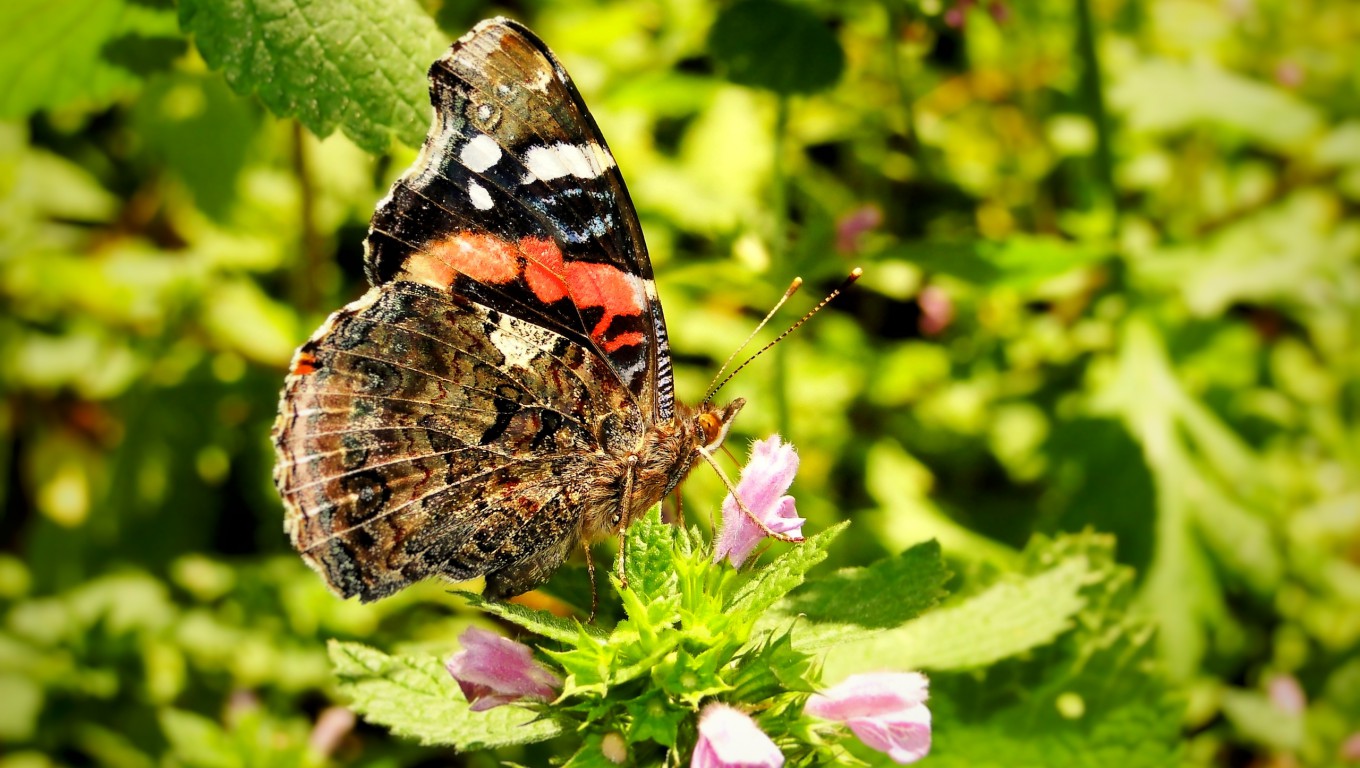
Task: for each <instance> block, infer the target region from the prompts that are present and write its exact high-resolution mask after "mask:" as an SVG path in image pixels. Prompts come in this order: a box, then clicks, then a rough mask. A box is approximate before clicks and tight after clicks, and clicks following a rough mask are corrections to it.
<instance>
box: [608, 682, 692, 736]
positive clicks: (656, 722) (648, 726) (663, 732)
mask: <svg viewBox="0 0 1360 768" xmlns="http://www.w3.org/2000/svg"><path fill="white" fill-rule="evenodd" d="M623 706H624V709H625V710H626V711H627V712H628V715H629V717H630V719H631V722H630V723H629V726H628V740H629V741H631V742H639V741H648V740H650V741H655V742H656V743H657V744H661V745H662V746H666V747H673V746H675V741H676V739H677V738H678V736H679V734H680V723H682V722H684V720H685V718H686V717H689V716H690V715H691V714H692V713H691V712H690V711H689V710H688V709H687V708H681V707H676V706H673V705H672V704H671V700H670V699H669V697H667V696H666V694H665V693H664V692H662V691H655V690H653V691H648V692H647V693H645V694H643V695H642V696H638V697H636V698H632V699H629V700H628V701H626V702H624V705H623Z"/></svg>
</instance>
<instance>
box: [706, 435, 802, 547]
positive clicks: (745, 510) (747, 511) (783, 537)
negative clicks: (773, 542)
mask: <svg viewBox="0 0 1360 768" xmlns="http://www.w3.org/2000/svg"><path fill="white" fill-rule="evenodd" d="M695 450H696V451H698V452H699V455H700V456H703V457H704V461H707V462H708V463H709V466H711V467H713V469H714V470H715V471H716V472H717V473H718V477H719V478H720V479H722V481H723V485H725V486H727V492H728V493H730V494H732V498H733V499H734V500H736V502H737V508H738V509H740V510H741V512H742V514H744V515H746V516H747V517H749V518H750V519H751V522H753V523H755V524H756V527H758V528H760V530H762V531H764V532H765V535H766V536H769V537H770V538H772V539H779V540H780V541H789V542H793V543H795V544H797V543H801V542H803V541H804V540H805V539H804V538H803V537H802V536H790V535H788V534H787V533H776V532H775V531H772V530H770V526H768V525H766V524H765V521H764V520H761V519H760V518H759V517H756V513H754V512H752V511H751V508H750V507H748V506H746V502H744V501H742V500H741V496H738V495H737V488H736V486H734V485H732V481H731V480H730V479H728V477H727V473H726V472H724V471H723V468H722V467H721V466H719V465H718V462H717V460H716V459H714V458H713V454H712V453H709V451H708V449H706V448H704V447H703V446H699V447H698V448H696V449H695Z"/></svg>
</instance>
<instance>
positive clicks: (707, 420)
mask: <svg viewBox="0 0 1360 768" xmlns="http://www.w3.org/2000/svg"><path fill="white" fill-rule="evenodd" d="M695 422H696V423H697V424H698V425H699V434H701V435H703V438H704V439H703V444H704V445H712V444H713V441H715V440H717V439H718V437H719V436H720V435H721V434H722V419H721V418H720V417H719V416H718V414H716V413H713V412H712V411H708V412H706V413H701V414H699V417H698V418H696V419H695Z"/></svg>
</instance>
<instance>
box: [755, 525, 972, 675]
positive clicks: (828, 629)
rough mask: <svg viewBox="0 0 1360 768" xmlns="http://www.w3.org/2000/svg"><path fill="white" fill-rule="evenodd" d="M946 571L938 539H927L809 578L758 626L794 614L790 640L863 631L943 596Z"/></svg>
mask: <svg viewBox="0 0 1360 768" xmlns="http://www.w3.org/2000/svg"><path fill="white" fill-rule="evenodd" d="M948 578H949V571H948V569H947V568H946V567H945V565H944V562H943V560H942V559H941V557H940V546H939V544H937V543H935V542H933V541H928V542H924V543H921V544H918V545H916V546H914V547H912V548H910V549H908V550H906V551H904V552H902V553H900V554H898V555H896V556H895V557H890V558H886V559H884V560H880V561H879V562H877V563H875V564H873V565H871V566H869V567H867V568H850V569H846V570H842V571H838V572H836V573H834V574H832V575H831V576H830V577H828V578H825V579H820V580H817V581H813V582H809V583H808V584H807V585H805V586H804V587H803V588H802V589H800V590H798V591H797V592H795V593H794V594H793V595H791V596H789V598H788V599H786V600H784V601H783V602H781V603H779V604H778V605H776V606H775V607H774V608H773V609H772V610H770V611H769V612H768V613H767V615H766V616H765V617H764V618H763V619H762V620H761V622H760V624H759V625H758V628H759V629H769V628H772V627H775V626H779V625H787V624H789V623H791V622H792V620H793V618H794V617H801V618H800V619H799V620H798V621H797V622H796V623H793V637H794V645H796V646H797V647H798V648H800V649H803V650H810V649H815V648H826V647H829V646H833V645H837V644H841V643H846V642H849V641H852V640H856V639H862V638H865V637H869V636H871V635H874V634H876V633H878V632H881V631H883V630H885V629H889V628H892V627H897V626H899V625H901V624H902V623H903V622H906V621H908V620H909V619H912V618H914V617H915V616H917V615H918V614H920V613H921V612H922V611H924V610H926V609H927V608H929V607H930V606H932V605H934V604H935V603H936V602H938V601H939V600H940V598H941V597H943V596H944V583H945V581H946V580H947V579H948Z"/></svg>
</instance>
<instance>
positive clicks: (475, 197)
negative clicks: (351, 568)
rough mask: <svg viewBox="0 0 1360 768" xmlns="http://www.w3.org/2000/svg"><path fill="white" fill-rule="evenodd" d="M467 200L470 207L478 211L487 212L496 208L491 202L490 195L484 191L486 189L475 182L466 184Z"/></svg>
mask: <svg viewBox="0 0 1360 768" xmlns="http://www.w3.org/2000/svg"><path fill="white" fill-rule="evenodd" d="M468 198H469V199H471V200H472V207H473V208H476V209H477V210H479V211H489V210H491V209H492V208H494V207H495V206H496V204H495V203H494V202H493V201H492V200H491V193H490V192H487V191H486V187H483V186H482V185H481V184H478V183H477V182H475V181H469V182H468Z"/></svg>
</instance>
